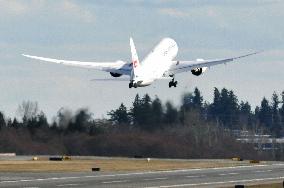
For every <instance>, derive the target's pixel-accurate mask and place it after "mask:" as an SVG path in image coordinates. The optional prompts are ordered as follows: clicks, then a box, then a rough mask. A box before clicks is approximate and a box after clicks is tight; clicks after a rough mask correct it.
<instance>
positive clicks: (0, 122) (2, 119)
mask: <svg viewBox="0 0 284 188" xmlns="http://www.w3.org/2000/svg"><path fill="white" fill-rule="evenodd" d="M5 126H6V121H5V117H4V114H3V113H2V112H0V129H1V128H3V127H5Z"/></svg>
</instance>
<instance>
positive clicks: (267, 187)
mask: <svg viewBox="0 0 284 188" xmlns="http://www.w3.org/2000/svg"><path fill="white" fill-rule="evenodd" d="M229 188H233V187H229ZM245 188H283V185H282V183H271V184H262V185H247V186H245Z"/></svg>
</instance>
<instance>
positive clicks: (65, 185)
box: [56, 183, 80, 187]
mask: <svg viewBox="0 0 284 188" xmlns="http://www.w3.org/2000/svg"><path fill="white" fill-rule="evenodd" d="M78 185H80V184H76V183H69V184H61V185H56V187H73V186H78Z"/></svg>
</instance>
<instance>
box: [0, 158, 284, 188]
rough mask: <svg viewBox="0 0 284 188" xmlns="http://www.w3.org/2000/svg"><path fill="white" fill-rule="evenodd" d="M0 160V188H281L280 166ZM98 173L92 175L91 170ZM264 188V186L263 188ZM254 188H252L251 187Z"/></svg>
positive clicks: (282, 170) (282, 172)
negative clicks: (96, 169) (255, 186)
mask: <svg viewBox="0 0 284 188" xmlns="http://www.w3.org/2000/svg"><path fill="white" fill-rule="evenodd" d="M32 158H33V157H32V156H17V157H10V158H0V187H143V188H146V187H147V188H159V187H160V188H171V187H233V186H234V185H237V184H242V185H247V186H248V185H260V184H265V185H262V186H260V187H261V188H264V187H265V186H268V185H269V187H282V182H283V180H284V163H281V162H261V163H259V164H251V163H249V161H232V160H229V159H228V160H174V159H150V161H149V160H147V159H132V158H105V157H72V158H71V160H66V161H48V156H39V157H38V159H39V160H37V161H33V160H32ZM94 167H97V168H100V171H96V172H94V171H92V168H94ZM267 184H268V185H267ZM253 188H254V187H253Z"/></svg>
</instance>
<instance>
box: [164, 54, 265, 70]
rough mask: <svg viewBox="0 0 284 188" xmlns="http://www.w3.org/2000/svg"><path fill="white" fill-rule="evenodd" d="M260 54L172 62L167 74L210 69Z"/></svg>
mask: <svg viewBox="0 0 284 188" xmlns="http://www.w3.org/2000/svg"><path fill="white" fill-rule="evenodd" d="M261 52H262V51H259V52H254V53H249V54H246V55H242V56H238V57H232V58H225V59H212V60H203V59H197V60H196V61H173V64H172V66H171V68H170V70H169V73H168V74H176V73H182V72H187V71H191V70H193V69H196V68H202V67H211V66H215V65H219V64H226V63H229V62H233V61H235V60H237V59H241V58H244V57H248V56H251V55H255V54H258V53H261Z"/></svg>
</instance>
